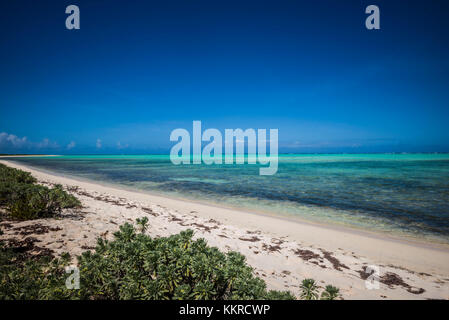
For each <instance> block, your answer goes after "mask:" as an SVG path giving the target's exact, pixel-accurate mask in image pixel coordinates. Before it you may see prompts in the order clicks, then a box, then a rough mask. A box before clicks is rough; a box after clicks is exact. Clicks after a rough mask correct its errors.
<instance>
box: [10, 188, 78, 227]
mask: <svg viewBox="0 0 449 320" xmlns="http://www.w3.org/2000/svg"><path fill="white" fill-rule="evenodd" d="M80 205H81V203H80V202H79V200H78V199H76V198H75V197H74V196H72V195H70V194H68V193H66V192H65V191H64V190H62V187H61V186H55V187H54V188H52V189H49V188H47V187H45V186H41V185H34V184H17V185H15V186H13V187H12V188H11V192H10V195H9V198H8V199H7V203H6V207H7V209H8V211H9V214H10V215H11V216H12V217H13V218H15V219H20V220H29V219H36V218H41V217H48V216H53V215H56V214H59V213H60V212H61V211H62V209H65V208H73V207H78V206H80Z"/></svg>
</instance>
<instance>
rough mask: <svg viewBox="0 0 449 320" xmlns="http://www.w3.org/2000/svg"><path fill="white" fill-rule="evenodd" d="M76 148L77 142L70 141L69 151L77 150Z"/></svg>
mask: <svg viewBox="0 0 449 320" xmlns="http://www.w3.org/2000/svg"><path fill="white" fill-rule="evenodd" d="M75 146H76V143H75V141H70V143H69V144H68V145H67V149H68V150H70V149H73V148H75Z"/></svg>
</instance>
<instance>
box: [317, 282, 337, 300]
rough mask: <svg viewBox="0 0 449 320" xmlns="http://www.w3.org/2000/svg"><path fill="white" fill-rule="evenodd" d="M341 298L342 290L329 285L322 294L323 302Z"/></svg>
mask: <svg viewBox="0 0 449 320" xmlns="http://www.w3.org/2000/svg"><path fill="white" fill-rule="evenodd" d="M339 296H340V289H338V288H337V287H334V286H331V285H327V286H326V288H325V289H324V291H323V292H322V293H321V300H335V299H337V298H338V297H339Z"/></svg>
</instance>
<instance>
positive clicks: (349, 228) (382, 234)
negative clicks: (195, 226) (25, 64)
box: [0, 155, 449, 263]
mask: <svg viewBox="0 0 449 320" xmlns="http://www.w3.org/2000/svg"><path fill="white" fill-rule="evenodd" d="M55 156H56V155H55ZM0 163H4V164H6V165H10V166H11V165H13V166H15V167H17V168H19V169H22V170H28V171H34V172H40V173H42V174H47V175H51V176H55V177H60V178H64V179H69V180H73V181H76V182H79V183H88V184H94V185H98V186H101V187H104V188H111V189H115V190H116V191H120V190H122V191H126V192H131V193H137V194H141V195H146V196H148V197H151V198H152V199H153V200H156V201H162V202H173V203H176V204H177V205H179V204H180V203H179V202H182V203H188V204H189V205H193V206H195V205H198V206H204V207H210V208H211V209H216V210H229V211H232V212H238V213H243V214H248V215H255V216H263V217H267V218H272V219H275V220H283V221H285V222H287V223H294V224H299V225H309V226H311V227H317V228H323V229H329V230H331V231H337V232H342V233H349V234H354V235H359V236H362V237H367V238H372V239H377V240H386V241H392V242H398V243H402V244H405V245H410V246H416V247H420V248H424V249H432V250H437V251H443V252H448V253H449V244H448V243H445V242H441V241H437V240H430V239H428V238H424V237H414V236H411V235H408V234H406V233H403V234H397V233H393V234H391V233H390V234H389V233H388V231H381V230H377V229H376V230H369V229H367V228H363V227H356V226H353V225H349V224H344V223H338V222H335V223H332V222H328V221H315V220H308V219H306V218H302V217H299V216H293V215H289V214H274V213H271V212H270V211H268V210H266V211H265V210H262V209H260V210H259V209H250V208H239V207H236V206H231V205H227V204H218V203H214V202H212V201H208V200H202V199H201V200H196V199H189V198H185V197H182V196H181V195H179V196H171V195H166V194H163V193H158V192H155V191H148V190H141V189H137V188H133V187H128V186H125V185H118V184H114V183H110V182H107V181H93V180H91V179H89V178H82V177H77V176H72V175H68V174H62V173H58V172H53V171H51V170H46V169H42V168H35V167H32V166H28V165H25V164H22V163H16V162H11V161H8V160H4V161H3V160H2V159H1V157H0ZM212 211H213V210H212ZM232 222H235V221H234V220H233V221H232ZM448 263H449V261H448Z"/></svg>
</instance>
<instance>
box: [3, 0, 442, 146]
mask: <svg viewBox="0 0 449 320" xmlns="http://www.w3.org/2000/svg"><path fill="white" fill-rule="evenodd" d="M69 4H77V5H78V6H79V8H80V11H81V29H80V30H67V29H66V28H65V18H66V16H67V15H66V14H65V7H66V6H67V5H69ZM369 4H376V5H378V6H379V8H380V13H381V15H380V19H381V22H380V24H381V30H367V29H366V28H365V18H366V17H367V15H366V14H365V8H366V6H367V5H369ZM448 12H449V2H447V1H407V2H405V1H400V0H389V1H382V0H371V1H325V0H318V1H299V0H297V1H244V0H241V1H210V0H209V1H170V0H168V1H157V2H152V1H128V2H127V1H95V0H90V1H79V0H77V1H72V0H71V1H45V0H43V1H24V0H16V1H2V2H1V4H0V33H1V41H2V50H0V70H1V72H0V153H29V152H39V153H58V154H61V153H165V152H168V150H169V148H170V147H171V145H172V144H173V143H171V142H170V141H169V134H170V132H171V130H173V129H175V128H178V127H182V128H187V129H189V130H191V126H192V121H193V120H201V121H202V122H203V127H205V128H209V127H215V128H219V129H224V128H239V127H240V128H243V129H245V128H267V129H268V128H278V129H279V147H280V151H281V152H391V151H396V152H403V151H407V152H417V151H430V152H433V151H449V129H448V128H449V126H448V125H447V120H448V119H449V90H448V88H449V61H448V57H449V41H448V39H449V34H448V33H449V19H447V14H448Z"/></svg>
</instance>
